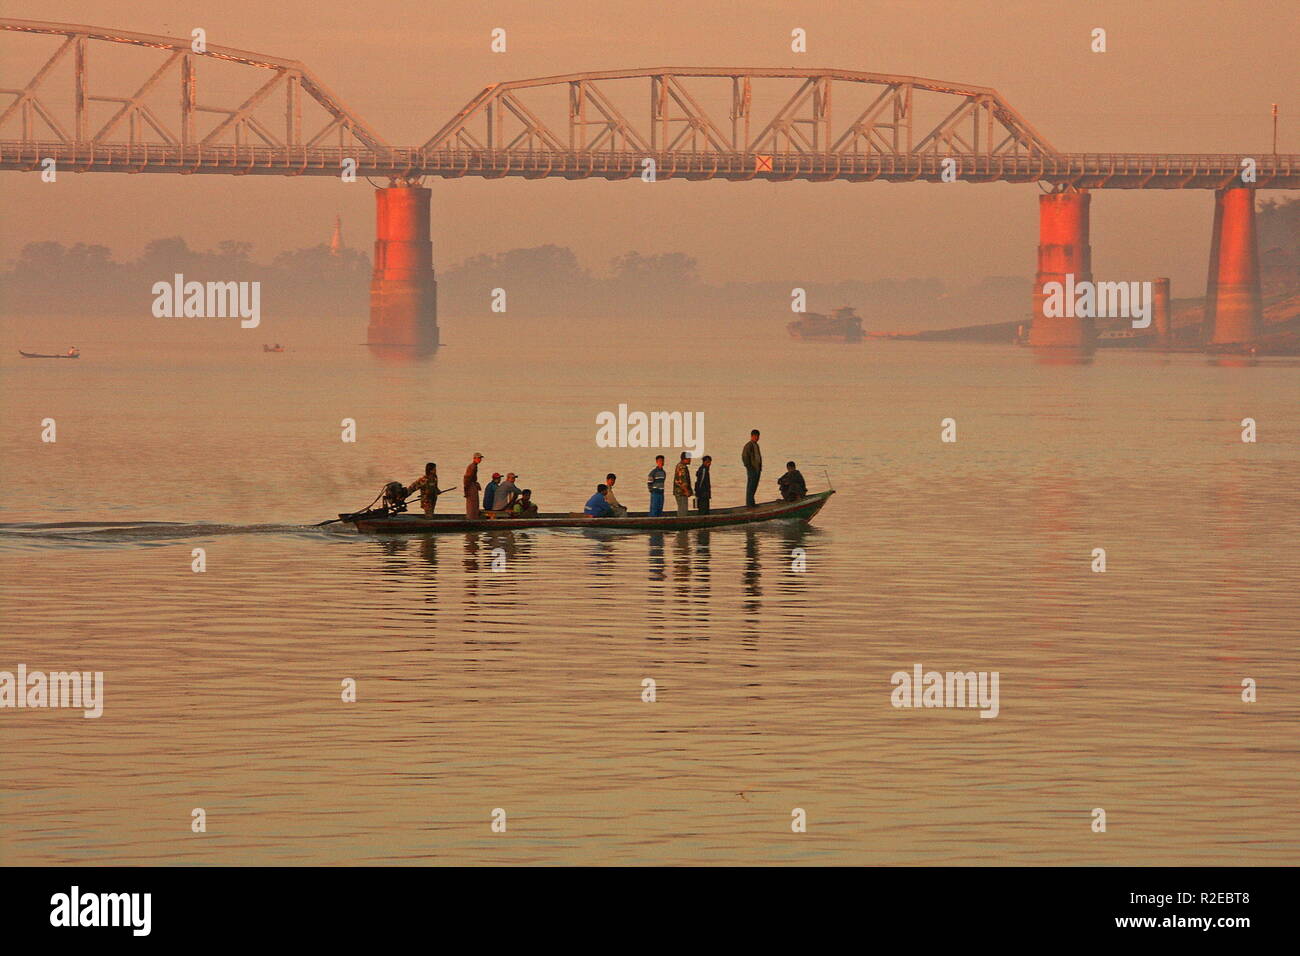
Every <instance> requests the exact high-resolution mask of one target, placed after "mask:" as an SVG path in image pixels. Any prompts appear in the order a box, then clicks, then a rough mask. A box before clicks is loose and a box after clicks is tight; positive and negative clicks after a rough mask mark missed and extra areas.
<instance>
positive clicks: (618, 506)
mask: <svg viewBox="0 0 1300 956" xmlns="http://www.w3.org/2000/svg"><path fill="white" fill-rule="evenodd" d="M617 480H618V475H615V474H608V475H606V476H605V487H606V488H608V489H609V490H608V491H606V492H605V501H606V502H608V504H609V510H610V513H611V514H612V515H613V516H614V517H615V518H626V517H627V508H625V507H623V505H622V503H621V502H620V501H619V500H618V497H617V496H616V495H615V494H614V482H615V481H617Z"/></svg>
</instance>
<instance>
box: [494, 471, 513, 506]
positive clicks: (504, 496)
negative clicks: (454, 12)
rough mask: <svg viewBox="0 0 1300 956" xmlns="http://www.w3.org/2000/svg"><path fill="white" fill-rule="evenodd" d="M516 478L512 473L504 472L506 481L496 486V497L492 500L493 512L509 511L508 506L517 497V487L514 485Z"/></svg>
mask: <svg viewBox="0 0 1300 956" xmlns="http://www.w3.org/2000/svg"><path fill="white" fill-rule="evenodd" d="M518 477H519V476H518V475H516V474H515V473H514V472H513V471H509V472H506V480H505V481H503V482H501V484H499V485H497V490H496V495H495V496H494V497H493V498H492V510H493V511H509V510H510V506H511V505H513V504H514V503H515V499H516V498H518V497H519V486H518V485H516V484H515V479H516V478H518Z"/></svg>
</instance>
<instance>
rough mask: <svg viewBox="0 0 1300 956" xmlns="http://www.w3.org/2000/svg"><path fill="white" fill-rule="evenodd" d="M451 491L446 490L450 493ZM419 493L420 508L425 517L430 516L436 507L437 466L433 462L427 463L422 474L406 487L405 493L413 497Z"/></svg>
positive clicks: (437, 492)
mask: <svg viewBox="0 0 1300 956" xmlns="http://www.w3.org/2000/svg"><path fill="white" fill-rule="evenodd" d="M450 490H451V489H448V491H450ZM417 491H418V492H419V493H420V507H421V508H423V509H424V513H425V514H426V515H432V514H433V509H434V508H436V507H437V506H438V494H439V491H438V465H437V464H436V463H435V462H432V461H431V462H429V463H428V464H426V465H425V466H424V474H423V475H421V476H420V477H419V478H416V479H415V481H413V482H411V483H410V485H408V486H407V489H406V493H407V494H408V495H413V494H415V493H416V492H417Z"/></svg>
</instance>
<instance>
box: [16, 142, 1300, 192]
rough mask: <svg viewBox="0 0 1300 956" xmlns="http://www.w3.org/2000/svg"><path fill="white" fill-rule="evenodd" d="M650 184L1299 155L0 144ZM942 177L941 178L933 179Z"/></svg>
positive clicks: (150, 169)
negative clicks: (648, 175) (648, 168)
mask: <svg viewBox="0 0 1300 956" xmlns="http://www.w3.org/2000/svg"><path fill="white" fill-rule="evenodd" d="M648 158H649V159H653V160H654V162H655V177H656V179H657V180H659V181H663V180H669V179H685V180H707V179H722V180H729V181H733V182H735V181H742V182H743V181H747V180H751V179H755V180H765V181H768V182H785V181H790V180H806V181H813V182H818V181H829V180H846V181H849V182H871V181H881V182H915V181H921V182H945V181H951V180H952V178H954V177H955V179H956V180H958V181H961V182H1008V183H1030V182H1040V183H1049V184H1052V185H1068V186H1076V187H1086V188H1089V189H1216V188H1220V187H1223V186H1228V185H1231V184H1233V183H1235V182H1242V179H1241V176H1242V170H1243V163H1244V162H1246V161H1250V162H1253V163H1254V164H1255V182H1254V185H1255V186H1256V187H1257V188H1261V189H1300V154H1294V153H1291V154H1283V155H1256V156H1252V155H1247V154H1240V153H1238V154H1208V153H1202V154H1195V153H1191V154H1158V153H1059V154H1056V155H1054V156H1045V155H1036V156H1034V155H1025V156H1013V155H998V156H988V155H985V154H965V155H963V154H957V155H951V156H947V155H939V154H911V155H892V154H884V153H866V152H863V153H807V152H787V153H770V154H759V153H740V152H736V153H727V152H711V151H710V152H703V151H702V152H682V151H674V152H659V153H652V152H635V151H579V150H573V151H561V150H517V149H516V150H492V149H433V150H426V151H422V150H420V149H416V148H410V149H401V148H398V149H392V150H386V151H377V150H366V149H348V148H339V147H265V146H251V145H238V146H235V145H211V146H188V147H180V146H169V145H144V144H138V143H137V144H134V145H127V144H102V145H89V144H69V143H62V142H36V143H32V142H19V141H0V169H4V170H39V169H40V168H41V163H42V162H43V161H44V160H46V159H53V160H54V161H55V163H56V168H57V169H58V170H60V171H63V172H99V173H180V174H225V175H254V176H258V175H260V176H339V175H340V172H341V170H342V166H343V162H344V160H345V159H352V160H355V162H356V173H357V175H358V176H371V177H403V178H407V179H410V178H416V177H421V176H441V177H445V178H452V179H455V178H459V177H461V176H477V177H482V178H487V179H499V178H502V177H506V176H517V177H523V178H525V179H544V178H561V179H613V180H618V179H634V178H637V177H640V176H641V175H642V171H643V168H644V166H645V160H646V159H648ZM945 177H946V178H945Z"/></svg>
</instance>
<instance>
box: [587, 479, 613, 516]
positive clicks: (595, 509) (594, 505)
mask: <svg viewBox="0 0 1300 956" xmlns="http://www.w3.org/2000/svg"><path fill="white" fill-rule="evenodd" d="M607 491H609V486H608V485H597V486H596V493H595V494H594V495H592V496H591V497H590V498H588V499H587V506H586V507H585V508H583V509H582V513H583V514H585V515H588V516H590V517H592V518H608V517H609V516H610V515H611V514H613V511H612V510H611V509H610V507H609V502H608V501H606V500H605V492H607Z"/></svg>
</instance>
